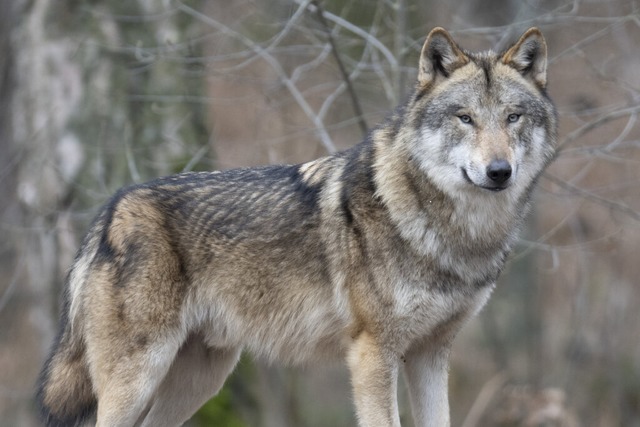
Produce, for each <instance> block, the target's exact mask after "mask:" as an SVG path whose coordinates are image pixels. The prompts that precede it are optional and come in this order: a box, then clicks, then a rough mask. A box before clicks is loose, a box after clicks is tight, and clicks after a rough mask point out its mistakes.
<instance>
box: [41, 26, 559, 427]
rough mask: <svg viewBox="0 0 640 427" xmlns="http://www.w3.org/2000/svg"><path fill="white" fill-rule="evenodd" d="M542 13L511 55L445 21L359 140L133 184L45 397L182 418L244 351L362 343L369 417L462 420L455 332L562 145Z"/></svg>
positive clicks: (51, 421) (83, 409) (104, 214)
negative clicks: (455, 401) (453, 413)
mask: <svg viewBox="0 0 640 427" xmlns="http://www.w3.org/2000/svg"><path fill="white" fill-rule="evenodd" d="M546 58H547V46H546V43H545V40H544V37H543V35H542V33H541V32H540V31H539V30H538V29H537V28H531V29H529V30H528V31H526V32H525V33H524V34H523V35H522V36H521V37H520V39H519V40H518V41H517V42H515V43H514V44H513V45H512V46H511V47H509V48H508V49H507V50H505V51H504V52H502V53H495V52H492V51H488V52H481V53H472V52H468V51H466V50H463V49H462V48H461V47H459V46H458V44H457V43H456V42H455V41H454V40H453V38H452V36H451V35H450V34H449V33H448V32H447V31H446V30H444V29H442V28H435V29H433V30H432V31H431V32H430V33H429V35H428V36H427V38H426V41H425V43H424V46H423V48H422V51H421V54H420V58H419V63H418V66H419V69H418V76H417V82H416V84H415V89H414V90H413V92H412V93H411V94H410V96H408V98H407V100H406V101H405V103H404V104H402V105H401V106H400V107H399V108H398V109H397V110H396V111H395V112H394V113H392V114H391V115H390V116H389V117H388V119H387V120H386V121H385V122H384V123H383V124H382V125H380V126H379V127H377V128H375V129H374V130H372V131H371V133H370V134H369V136H368V137H367V138H366V139H365V140H364V141H363V142H361V143H360V144H358V145H355V146H353V147H352V148H350V149H347V150H346V151H342V152H339V153H336V154H332V155H329V156H327V157H323V158H320V159H317V160H314V161H310V162H307V163H303V164H298V165H277V166H273V165H272V166H264V167H257V168H243V169H234V170H229V171H225V172H198V173H183V174H178V175H174V176H169V177H165V178H159V179H156V180H154V181H151V182H149V183H146V184H141V185H134V186H131V187H128V188H124V189H122V190H120V191H118V192H117V193H116V194H115V196H113V198H112V199H111V200H110V201H109V202H108V203H107V204H106V205H105V206H104V207H103V209H102V210H101V211H100V212H99V214H98V215H97V217H96V219H95V220H94V222H93V224H92V225H91V226H90V229H89V231H88V233H87V235H86V237H85V238H84V240H83V242H82V244H81V247H80V249H79V251H78V253H77V256H76V258H75V261H74V263H73V266H72V268H71V270H70V272H69V274H68V278H67V282H66V286H65V290H64V295H63V303H62V309H61V312H62V315H61V321H60V329H59V334H58V336H57V338H56V340H55V343H54V345H53V349H52V351H51V354H50V356H49V358H48V360H47V361H46V363H45V364H44V368H43V369H42V372H41V375H40V378H39V385H38V392H37V401H38V402H39V406H40V408H41V413H42V416H43V420H44V422H45V424H46V425H49V426H70V425H78V424H80V423H82V422H84V421H83V420H94V419H95V422H96V425H97V426H99V427H114V426H134V425H135V426H176V425H180V424H182V423H183V422H185V420H187V419H189V418H190V417H191V416H192V414H193V413H194V412H195V411H196V410H197V409H198V408H199V407H200V406H201V405H202V404H203V403H204V402H205V401H207V400H208V399H209V398H210V397H211V396H213V395H215V394H216V393H217V392H218V391H219V390H220V388H221V387H222V385H223V383H224V381H225V379H226V378H227V376H228V375H229V374H230V372H231V371H232V370H233V369H234V366H235V365H236V363H237V361H238V358H239V356H240V354H241V352H242V351H243V350H247V351H249V352H251V353H253V354H255V355H256V356H258V357H264V358H266V359H268V360H272V361H280V362H283V363H288V364H299V363H310V362H313V363H315V362H318V361H331V360H337V361H340V360H342V361H346V364H347V366H348V368H349V371H350V376H351V382H352V388H353V400H354V403H355V410H356V415H357V419H358V423H359V425H360V426H361V427H385V426H389V427H399V426H400V418H399V415H398V404H397V379H398V376H399V375H404V377H405V382H406V384H407V387H408V395H409V399H410V406H411V412H412V415H413V419H414V424H415V425H416V426H422V427H425V426H437V427H442V426H448V425H449V424H450V420H449V404H448V390H447V376H448V364H449V361H448V359H449V353H450V348H451V344H452V341H453V339H454V337H455V335H456V333H457V332H458V331H459V329H460V328H461V327H462V325H463V324H464V323H465V321H466V320H468V319H469V318H470V317H472V316H473V315H475V314H476V313H477V312H478V311H479V310H480V308H481V307H482V306H483V305H484V304H485V303H486V301H487V299H488V298H489V296H490V294H491V292H492V289H493V288H494V286H495V282H496V279H497V277H498V275H499V274H500V272H501V270H502V269H503V266H504V264H505V261H506V259H507V255H508V253H509V251H510V249H511V248H512V246H513V245H514V242H515V241H516V238H517V233H518V230H519V229H520V228H521V226H522V224H523V221H524V219H525V216H526V213H527V211H528V207H529V205H530V199H531V194H532V190H533V188H534V186H535V184H536V181H537V180H538V178H539V176H540V175H541V173H542V172H543V171H544V169H545V167H546V166H547V165H548V164H549V162H550V161H551V160H552V158H553V156H554V146H555V143H556V133H557V130H556V128H557V118H556V112H555V108H554V106H553V103H552V102H551V100H550V98H549V97H548V95H547V92H546V85H547V78H546V75H547V71H546V69H547V59H546Z"/></svg>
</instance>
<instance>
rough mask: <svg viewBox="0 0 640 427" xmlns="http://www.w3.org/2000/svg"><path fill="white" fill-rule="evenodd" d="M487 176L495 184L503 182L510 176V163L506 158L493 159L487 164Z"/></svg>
mask: <svg viewBox="0 0 640 427" xmlns="http://www.w3.org/2000/svg"><path fill="white" fill-rule="evenodd" d="M487 176H488V177H489V179H490V180H491V181H493V182H495V183H496V184H504V183H505V182H507V181H508V180H509V178H511V165H510V164H509V162H507V161H506V160H493V161H491V163H489V166H487Z"/></svg>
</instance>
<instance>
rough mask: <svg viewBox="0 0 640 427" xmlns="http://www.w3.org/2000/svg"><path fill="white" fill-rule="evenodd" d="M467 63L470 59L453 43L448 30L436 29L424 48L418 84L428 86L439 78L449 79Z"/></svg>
mask: <svg viewBox="0 0 640 427" xmlns="http://www.w3.org/2000/svg"><path fill="white" fill-rule="evenodd" d="M467 62H469V58H468V57H467V55H465V54H464V52H462V50H461V49H460V48H459V47H458V45H457V44H456V42H454V41H453V39H452V38H451V35H450V34H449V33H448V32H447V30H445V29H444V28H440V27H437V28H434V29H433V30H431V32H430V33H429V35H428V36H427V40H426V41H425V42H424V46H422V53H421V54H420V65H419V70H418V82H419V83H420V84H421V85H423V86H426V85H430V84H432V83H434V82H435V81H436V79H437V78H439V77H440V78H448V77H449V76H450V75H451V73H453V72H454V71H455V70H456V69H457V68H459V67H462V66H463V65H465V64H466V63H467Z"/></svg>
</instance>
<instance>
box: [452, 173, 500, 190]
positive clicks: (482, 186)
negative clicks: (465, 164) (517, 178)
mask: <svg viewBox="0 0 640 427" xmlns="http://www.w3.org/2000/svg"><path fill="white" fill-rule="evenodd" d="M460 170H461V171H462V176H463V178H464V179H465V181H467V182H468V183H469V184H472V185H475V186H476V187H480V188H482V189H484V190H489V191H493V192H495V193H498V192H500V191H502V190H506V189H507V187H508V185H501V186H498V185H496V186H492V187H490V186H484V185H479V184H476V183H475V182H473V180H472V179H471V178H470V177H469V174H468V173H467V170H466V169H465V168H460Z"/></svg>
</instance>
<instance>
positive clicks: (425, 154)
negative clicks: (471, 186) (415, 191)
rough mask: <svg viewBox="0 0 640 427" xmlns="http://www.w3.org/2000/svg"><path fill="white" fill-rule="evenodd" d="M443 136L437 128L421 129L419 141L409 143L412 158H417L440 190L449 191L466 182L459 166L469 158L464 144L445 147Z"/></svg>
mask: <svg viewBox="0 0 640 427" xmlns="http://www.w3.org/2000/svg"><path fill="white" fill-rule="evenodd" d="M443 138H444V137H443V134H442V132H441V131H439V130H436V131H434V130H431V129H422V130H421V132H420V139H419V141H418V142H417V143H414V144H412V145H411V152H412V154H413V155H414V158H416V159H419V161H420V169H422V171H423V172H424V173H425V174H426V175H427V176H428V177H429V178H430V179H431V181H432V182H433V183H434V184H435V185H436V186H437V187H438V188H439V189H440V190H443V191H445V192H450V191H451V190H452V189H453V188H455V187H457V186H459V185H464V184H466V182H465V181H464V178H463V176H462V173H461V171H460V168H461V167H462V166H463V165H464V164H465V161H466V159H468V158H469V153H468V149H467V148H466V147H465V145H464V144H460V145H457V146H455V147H452V148H447V146H446V144H445V142H444V141H443ZM445 150H447V151H445Z"/></svg>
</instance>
